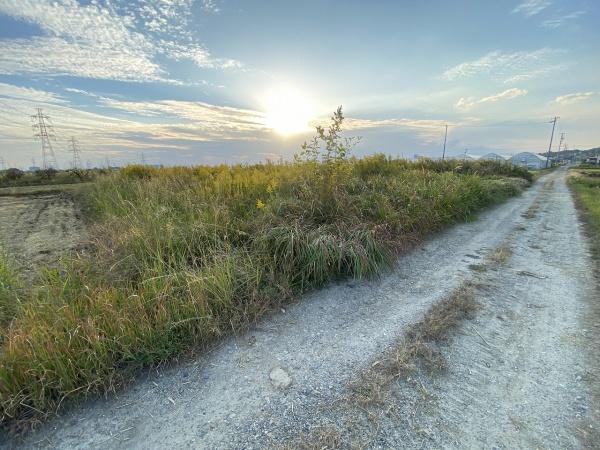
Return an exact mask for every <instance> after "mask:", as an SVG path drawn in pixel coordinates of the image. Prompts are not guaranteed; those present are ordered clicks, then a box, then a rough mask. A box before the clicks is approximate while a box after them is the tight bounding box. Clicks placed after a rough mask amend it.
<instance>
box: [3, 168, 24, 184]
mask: <svg viewBox="0 0 600 450" xmlns="http://www.w3.org/2000/svg"><path fill="white" fill-rule="evenodd" d="M23 175H25V172H23V171H22V170H20V169H17V168H15V167H11V168H10V169H6V170H5V171H4V178H6V179H7V180H9V181H15V180H18V179H19V178H22V177H23Z"/></svg>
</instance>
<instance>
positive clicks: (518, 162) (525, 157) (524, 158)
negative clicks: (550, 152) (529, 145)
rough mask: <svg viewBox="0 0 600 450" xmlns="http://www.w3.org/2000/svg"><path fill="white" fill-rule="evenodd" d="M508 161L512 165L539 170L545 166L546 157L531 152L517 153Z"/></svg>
mask: <svg viewBox="0 0 600 450" xmlns="http://www.w3.org/2000/svg"><path fill="white" fill-rule="evenodd" d="M510 162H511V164H512V165H513V166H518V167H524V168H526V169H530V170H539V169H544V168H546V157H545V156H541V155H538V154H537V153H532V152H522V153H517V154H516V155H514V156H513V157H512V158H510Z"/></svg>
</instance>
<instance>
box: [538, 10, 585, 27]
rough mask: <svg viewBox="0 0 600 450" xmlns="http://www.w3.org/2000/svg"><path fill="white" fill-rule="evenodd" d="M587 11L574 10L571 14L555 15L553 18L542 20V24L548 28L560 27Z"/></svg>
mask: <svg viewBox="0 0 600 450" xmlns="http://www.w3.org/2000/svg"><path fill="white" fill-rule="evenodd" d="M584 14H585V11H574V12H572V13H569V14H565V15H564V16H560V17H555V18H553V19H548V20H544V21H543V22H542V26H543V27H546V28H560V27H562V26H564V25H566V24H567V23H569V22H571V21H573V20H575V19H577V18H579V17H581V16H583V15H584Z"/></svg>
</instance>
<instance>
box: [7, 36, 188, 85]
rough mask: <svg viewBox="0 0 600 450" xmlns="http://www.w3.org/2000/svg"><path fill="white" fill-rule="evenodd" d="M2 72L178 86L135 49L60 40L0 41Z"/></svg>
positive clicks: (52, 38)
mask: <svg viewBox="0 0 600 450" xmlns="http://www.w3.org/2000/svg"><path fill="white" fill-rule="evenodd" d="M0 73H4V74H8V75H14V74H27V73H35V74H45V75H52V76H61V75H71V76H78V77H86V78H99V79H110V80H120V81H139V82H144V81H146V82H147V81H169V82H172V83H177V82H176V81H174V80H169V79H168V78H167V76H166V73H165V72H164V71H163V70H162V69H161V68H160V67H159V66H158V65H157V64H155V63H154V62H152V61H151V60H150V58H149V57H148V56H147V55H144V54H143V53H141V52H138V51H136V49H135V48H133V49H132V48H129V47H122V48H114V47H112V46H98V45H96V44H95V43H90V42H85V41H83V42H68V41H66V40H64V39H61V38H56V37H36V38H33V39H11V40H2V41H0Z"/></svg>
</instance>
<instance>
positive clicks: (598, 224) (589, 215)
mask: <svg viewBox="0 0 600 450" xmlns="http://www.w3.org/2000/svg"><path fill="white" fill-rule="evenodd" d="M569 185H570V187H571V190H572V191H573V192H574V194H575V198H576V201H577V205H578V207H579V209H580V211H581V213H582V216H583V218H584V221H585V223H586V225H587V229H588V231H589V233H590V234H591V236H592V239H591V240H590V241H591V243H592V250H593V252H594V258H595V259H597V260H599V261H600V243H599V239H600V167H598V166H584V167H580V168H578V169H575V170H573V171H572V175H571V176H570V177H569Z"/></svg>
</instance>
